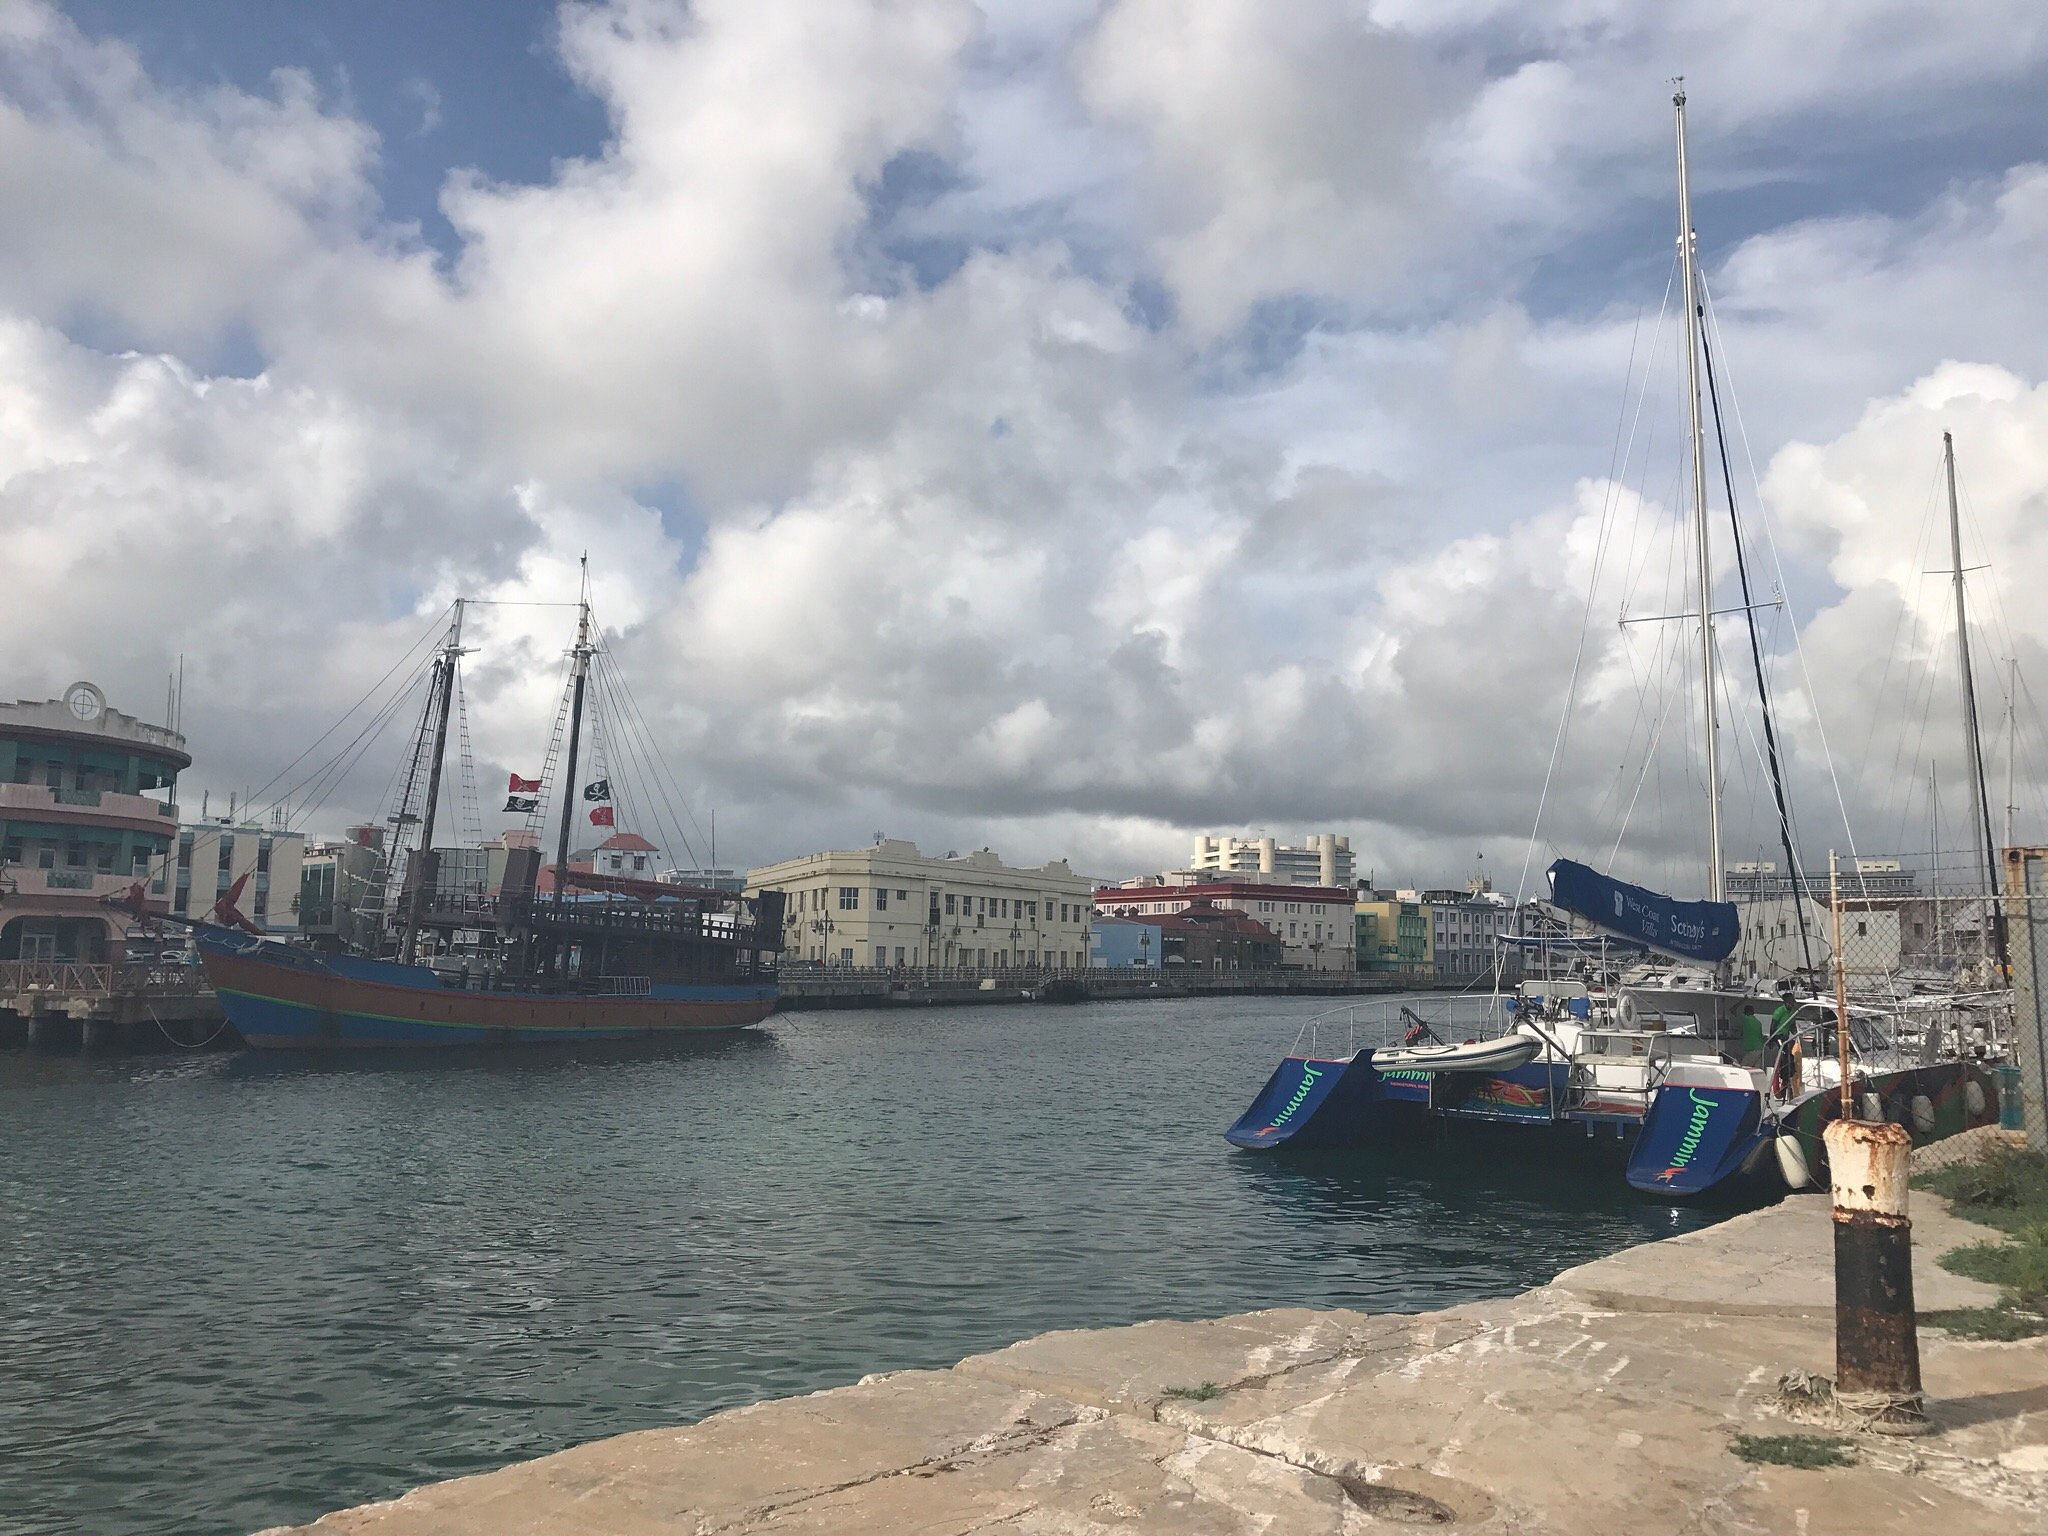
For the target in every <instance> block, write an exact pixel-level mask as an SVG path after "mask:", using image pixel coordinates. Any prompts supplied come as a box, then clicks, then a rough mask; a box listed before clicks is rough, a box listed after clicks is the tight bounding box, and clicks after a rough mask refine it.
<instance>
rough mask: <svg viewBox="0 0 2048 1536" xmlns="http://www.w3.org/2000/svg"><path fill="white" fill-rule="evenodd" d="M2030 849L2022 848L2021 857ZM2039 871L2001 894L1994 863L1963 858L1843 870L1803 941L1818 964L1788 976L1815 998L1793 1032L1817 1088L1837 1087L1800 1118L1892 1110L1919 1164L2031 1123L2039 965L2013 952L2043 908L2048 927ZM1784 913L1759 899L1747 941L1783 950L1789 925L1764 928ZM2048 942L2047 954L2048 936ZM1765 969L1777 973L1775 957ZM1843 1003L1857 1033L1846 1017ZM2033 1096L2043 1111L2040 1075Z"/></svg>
mask: <svg viewBox="0 0 2048 1536" xmlns="http://www.w3.org/2000/svg"><path fill="white" fill-rule="evenodd" d="M2026 854H2027V851H2026V850H2013V855H2014V858H2015V859H2017V860H2020V861H2021V863H2022V864H2023V863H2024V859H2025V857H2026ZM2037 857H2039V858H2041V859H2048V852H2044V853H2041V854H2039V855H2037ZM2013 867H2014V868H2019V867H2021V864H2015V865H2014V866H2013ZM2042 882H2043V889H2042V890H2041V891H2039V892H2034V893H2029V892H2028V891H2026V890H2025V889H2023V888H2021V887H2014V888H2013V890H2012V891H2011V892H2010V893H2008V892H1999V893H1997V894H1995V895H1994V894H1989V893H1987V891H1986V886H1987V885H1988V884H1989V881H1988V879H1987V878H1986V876H1985V875H1984V873H1982V872H1979V871H1976V870H1974V869H1964V870H1962V871H1959V872H1952V878H1950V879H1946V880H1944V879H1942V878H1930V879H1928V880H1927V881H1925V882H1924V883H1916V884H1915V886H1914V887H1913V888H1911V889H1910V890H1897V891H1889V890H1888V891H1873V890H1871V889H1870V888H1869V886H1868V883H1867V882H1861V881H1859V880H1858V879H1856V878H1854V877H1852V876H1849V875H1847V874H1840V875H1838V877H1837V879H1836V881H1835V882H1834V885H1833V889H1832V891H1831V893H1830V897H1829V899H1828V901H1827V902H1826V903H1824V904H1823V905H1822V908H1821V911H1820V912H1819V914H1818V922H1817V923H1815V922H1813V916H1814V915H1813V914H1811V913H1809V914H1807V917H1808V921H1809V932H1808V934H1807V935H1806V936H1805V938H1804V940H1803V943H1802V952H1803V953H1810V954H1811V955H1812V956H1813V964H1812V966H1811V967H1810V968H1808V967H1806V966H1803V965H1802V966H1801V967H1800V968H1799V969H1798V971H1797V972H1796V973H1794V974H1790V975H1786V976H1784V977H1783V979H1782V981H1781V985H1782V986H1783V987H1784V988H1785V989H1786V990H1787V991H1796V992H1800V993H1803V994H1804V996H1805V997H1806V999H1807V1001H1806V1002H1805V1003H1804V1004H1803V1005H1801V1006H1797V1007H1796V1008H1795V1012H1796V1013H1798V1014H1800V1015H1802V1016H1803V1017H1801V1018H1800V1019H1799V1021H1798V1023H1797V1024H1796V1026H1795V1027H1794V1029H1793V1031H1792V1033H1793V1035H1794V1037H1795V1039H1796V1042H1797V1043H1796V1047H1794V1048H1793V1049H1794V1050H1795V1051H1796V1054H1797V1056H1798V1057H1799V1064H1800V1067H1801V1069H1802V1071H1803V1073H1804V1075H1805V1077H1806V1086H1807V1087H1808V1088H1809V1089H1810V1088H1812V1087H1814V1086H1816V1085H1818V1086H1821V1087H1823V1088H1825V1089H1827V1090H1829V1091H1828V1092H1826V1093H1824V1094H1822V1095H1820V1096H1819V1098H1818V1100H1817V1101H1815V1102H1813V1103H1811V1104H1809V1105H1808V1106H1806V1107H1805V1109H1804V1111H1803V1114H1802V1116H1801V1117H1800V1118H1801V1119H1802V1120H1804V1121H1810V1122H1812V1123H1811V1125H1810V1126H1809V1125H1805V1124H1802V1125H1801V1126H1800V1129H1801V1130H1802V1131H1810V1132H1811V1133H1812V1134H1814V1135H1816V1136H1817V1135H1818V1132H1819V1130H1820V1129H1821V1127H1823V1126H1824V1125H1825V1124H1826V1122H1827V1121H1828V1120H1831V1119H1834V1118H1835V1117H1836V1116H1838V1115H1840V1114H1842V1113H1843V1112H1844V1111H1845V1110H1846V1112H1847V1113H1849V1114H1851V1115H1853V1116H1854V1117H1855V1118H1857V1119H1861V1120H1888V1121H1891V1122H1892V1123H1894V1124H1897V1125H1902V1126H1904V1127H1905V1128H1906V1129H1907V1130H1908V1131H1910V1132H1911V1133H1912V1136H1913V1140H1914V1143H1915V1145H1916V1148H1917V1149H1918V1150H1916V1152H1915V1156H1914V1166H1915V1168H1916V1169H1922V1170H1931V1169H1934V1168H1938V1167H1941V1166H1944V1165H1947V1164H1951V1163H1953V1162H1955V1161H1957V1160H1961V1159H1973V1158H1976V1157H1978V1156H1981V1155H1982V1153H1983V1152H1984V1150H1985V1148H1986V1144H1987V1142H1990V1141H1993V1140H1996V1139H1998V1138H1999V1137H2000V1136H2001V1132H2003V1133H2004V1134H2006V1135H2010V1136H2017V1135H2018V1134H2020V1132H2021V1130H2022V1127H2023V1126H2024V1124H2025V1118H2024V1117H2025V1107H2024V1103H2023V1101H2024V1099H2025V1098H2026V1097H2027V1095H2026V1094H2025V1091H2024V1083H2025V1081H2026V1073H2027V1071H2028V1070H2029V1068H2028V1065H2027V1063H2028V1060H2029V1059H2031V1060H2032V1061H2033V1062H2035V1063H2036V1064H2038V1061H2039V1057H2038V1055H2037V1054H2032V1053H2031V1052H2030V1049H2029V1041H2028V1040H2026V1039H2023V1038H2022V1037H2023V1035H2029V1036H2030V1035H2032V1033H2033V1024H2032V1022H2031V1021H2032V1020H2033V1018H2034V1012H2035V1010H2034V1009H2033V1006H2032V1002H2031V999H2032V997H2033V992H2032V973H2031V971H2030V970H2028V968H2027V967H2026V965H2025V964H2024V962H2023V958H2022V957H2020V956H2019V955H2018V954H2017V953H2016V951H2017V950H2019V949H2020V948H2021V947H2022V946H2023V945H2024V944H2025V943H2026V942H2028V941H2030V940H2031V939H2032V936H2033V932H2034V922H2033V918H2034V913H2035V909H2036V908H2037V907H2038V908H2039V914H2040V917H2041V919H2042V921H2043V922H2044V924H2048V868H2044V870H2043V873H2042ZM1783 921H1784V919H1783V917H1782V915H1773V914H1769V913H1764V912H1759V911H1756V910H1754V909H1752V910H1751V911H1750V912H1748V913H1747V914H1746V923H1745V929H1746V931H1745V935H1744V938H1745V942H1746V943H1748V944H1755V943H1757V942H1758V941H1759V940H1763V941H1766V943H1767V941H1769V940H1771V939H1779V948H1780V949H1781V950H1782V948H1783V944H1782V938H1781V937H1780V936H1779V935H1776V934H1772V933H1770V932H1768V931H1764V932H1759V931H1758V930H1759V929H1763V930H1768V928H1769V927H1770V925H1772V924H1773V923H1780V922H1783ZM1813 928H1817V929H1818V931H1817V932H1814V931H1811V930H1812V929H1813ZM2044 938H2048V934H2044ZM2043 950H2044V953H2043V959H2044V962H2048V943H2044V945H2043ZM1758 969H1759V974H1762V975H1766V976H1768V975H1769V974H1770V971H1771V969H1772V968H1771V967H1769V966H1760V967H1759V968H1758ZM2022 972H2025V974H2021V973H2022ZM2042 979H2043V980H2044V981H2048V966H2044V975H2043V978H2042ZM1844 1003H1846V1018H1847V1028H1846V1030H1842V1029H1839V1028H1837V1023H1836V1021H1837V1020H1838V1019H1839V1018H1841V1017H1843V1016H1844V1015H1843V1005H1844ZM1774 1043H1775V1042H1774ZM1845 1070H1846V1074H1847V1087H1848V1091H1847V1094H1846V1096H1845V1095H1844V1094H1843V1093H1842V1091H1841V1088H1842V1083H1843V1077H1844V1072H1845ZM2034 1070H2036V1071H2037V1070H2038V1065H2036V1067H2035V1068H2034ZM2035 1099H2036V1108H2037V1109H2038V1100H2039V1093H2038V1086H2037V1090H2036V1094H2035ZM2036 1120H2037V1122H2038V1114H2037V1116H2036ZM2036 1134H2037V1135H2038V1132H2037V1133H2036Z"/></svg>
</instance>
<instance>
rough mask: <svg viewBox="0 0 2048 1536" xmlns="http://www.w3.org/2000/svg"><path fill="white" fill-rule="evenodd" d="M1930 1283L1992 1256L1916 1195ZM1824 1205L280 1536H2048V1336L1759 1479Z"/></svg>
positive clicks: (686, 1436)
mask: <svg viewBox="0 0 2048 1536" xmlns="http://www.w3.org/2000/svg"><path fill="white" fill-rule="evenodd" d="M1914 1221H1915V1237H1916V1250H1915V1279H1914V1284H1915V1287H1916V1294H1917V1298H1918V1301H1919V1304H1920V1305H1921V1307H1922V1308H1923V1309H1924V1310H1927V1311H1934V1310H1940V1309H1946V1308H1950V1307H1958V1306H1973V1305H1982V1304H1985V1303H1987V1302H1989V1301H1990V1300H1992V1299H1993V1293H1992V1291H1991V1290H1990V1288H1989V1287H1986V1286H1981V1285H1978V1284H1976V1283H1975V1282H1972V1281H1966V1280H1962V1279H1959V1278H1958V1277H1956V1276H1954V1275H1951V1274H1949V1273H1948V1272H1947V1271H1945V1270H1942V1269H1939V1268H1937V1267H1935V1266H1934V1265H1933V1264H1932V1263H1931V1259H1932V1257H1933V1255H1934V1254H1936V1253H1938V1252H1940V1251H1943V1250H1945V1249H1946V1248H1948V1247H1951V1246H1954V1245H1955V1244H1957V1243H1961V1242H1973V1241H1977V1240H1979V1239H1980V1238H1985V1237H1989V1236H1991V1235H1992V1234H1989V1233H1987V1232H1986V1231H1985V1229H1983V1228H1980V1227H1975V1226H1972V1225H1971V1224H1969V1223H1967V1222H1963V1221H1960V1220H1958V1219H1957V1218H1955V1217H1954V1216H1952V1215H1950V1214H1948V1212H1947V1211H1946V1210H1945V1209H1944V1208H1943V1207H1942V1206H1941V1205H1940V1203H1939V1202H1937V1201H1933V1200H1931V1199H1917V1200H1916V1206H1915V1211H1914ZM1831 1231H1832V1229H1831V1224H1830V1222H1829V1219H1828V1206H1827V1202H1826V1200H1825V1199H1824V1198H1823V1197H1820V1196H1815V1195H1807V1196H1798V1197H1794V1198H1792V1199H1788V1200H1786V1201H1784V1202H1782V1203H1781V1204H1779V1205H1777V1206H1774V1207H1772V1208H1770V1209H1768V1210H1763V1211H1757V1212H1753V1213H1750V1214H1747V1215H1743V1216H1738V1217H1735V1218H1733V1219H1731V1220H1729V1221H1726V1222H1723V1223H1721V1224H1720V1225H1718V1226H1714V1227H1710V1228H1708V1229H1706V1230H1704V1231H1699V1232H1694V1233H1689V1234H1686V1235H1684V1236H1681V1237H1676V1238H1672V1239H1669V1240H1667V1241H1664V1242H1659V1243H1651V1244H1646V1245H1644V1246H1641V1247H1638V1248H1633V1249H1630V1250H1628V1251H1626V1252H1623V1253H1620V1254H1617V1255H1614V1256H1613V1257H1611V1258H1607V1259H1602V1260H1600V1261H1598V1262H1596V1263H1592V1264H1587V1265H1583V1266H1581V1267H1580V1268H1577V1269H1573V1270H1569V1271H1567V1272H1566V1273H1564V1274H1562V1275H1560V1276H1559V1277H1558V1278H1557V1279H1556V1280H1555V1281H1553V1282H1552V1283H1551V1284H1549V1285H1547V1286H1543V1287H1541V1288H1539V1289H1537V1290H1534V1291H1529V1292H1526V1293H1524V1294H1523V1295H1520V1296H1516V1297H1513V1298H1510V1299H1508V1300H1504V1301H1494V1302H1483V1303H1478V1304H1474V1305H1470V1306H1463V1307H1456V1308H1452V1309H1450V1310H1448V1311H1443V1312H1435V1313H1426V1314H1422V1315H1419V1316H1370V1315H1367V1314H1363V1313H1358V1312H1348V1311H1311V1310H1307V1309H1302V1308H1283V1309H1277V1310H1273V1311H1267V1312H1254V1313H1249V1314H1246V1315H1243V1316H1239V1317H1226V1318H1218V1319H1214V1320H1211V1321H1204V1322H1149V1323H1140V1324H1137V1325H1135V1326H1133V1327H1127V1328H1110V1329H1100V1330H1090V1331H1075V1332H1063V1333H1051V1334H1046V1335H1043V1336H1041V1337H1039V1338H1035V1339H1029V1340H1026V1341H1024V1342H1023V1343H1020V1344H1014V1345H1011V1346H1010V1347H1009V1348H1007V1349H1002V1350H998V1351H996V1352H994V1353H993V1354H986V1355H976V1356H973V1357H971V1358H969V1359H967V1360H963V1361H961V1362H960V1363H959V1364H958V1365H956V1366H954V1367H952V1368H951V1369H950V1370H942V1371H903V1372H896V1373H893V1374H888V1375H881V1376H872V1377H869V1378H867V1379H865V1380H863V1381H861V1382H859V1383H858V1384H856V1385H853V1386H849V1387H842V1388H838V1389H835V1390H832V1391H828V1392H819V1393H815V1394H813V1395H811V1396H809V1397H802V1398H793V1399H785V1400H781V1401H775V1402H766V1403H758V1404H755V1405H753V1406H751V1407H747V1408H741V1409H736V1410H734V1411H731V1412H727V1413H721V1414H716V1415H714V1416H712V1417H711V1418H709V1419H706V1420H704V1421H703V1422H702V1423H699V1424H696V1425H692V1426H690V1427H688V1428H680V1429H659V1430H649V1431H645V1432H642V1433H638V1434H630V1435H621V1436H618V1437H616V1438H614V1439H609V1440H603V1441H598V1442H595V1443H593V1444H590V1445H585V1446H579V1447H577V1448H575V1449H573V1450H568V1451H564V1452H561V1453H560V1454H558V1455H554V1456H548V1457H543V1458H541V1459H539V1460H536V1461H530V1462H524V1463H521V1464H518V1465H515V1466H511V1467H506V1468H504V1469H502V1470H500V1471H497V1472H492V1473H488V1474H485V1475H482V1476H478V1477H470V1478H463V1479H459V1480H456V1481H452V1482H446V1483H439V1484H434V1485H432V1486H429V1487H425V1488H420V1489H416V1490H414V1491H413V1492H412V1493H409V1494H407V1495H405V1496H404V1497H403V1498H400V1499H395V1500H392V1501H389V1502H385V1503H379V1504H369V1505H364V1506H361V1507H359V1508H356V1509H352V1510H345V1511H342V1512H340V1513H337V1514H331V1515H328V1516H326V1517H325V1518H323V1519H321V1520H318V1521H315V1522H314V1523H313V1524H312V1525H309V1526H302V1527H296V1528H293V1529H292V1530H291V1531H290V1532H289V1533H287V1532H285V1531H283V1530H279V1531H277V1532H273V1533H266V1536H372V1533H374V1536H600V1533H602V1536H657V1533H658V1536H671V1533H674V1536H681V1533H689V1536H709V1533H752V1532H776V1533H799V1532H802V1533H811V1532H855V1531H877V1532H898V1531H901V1532H921V1533H960V1536H965V1533H968V1532H979V1531H1014V1532H1020V1533H1022V1532H1047V1533H1052V1532H1059V1533H1074V1536H1080V1533H1087V1536H1106V1533H1112V1532H1114V1533H1159V1536H1168V1533H1173V1536H1181V1533H1185V1536H1197V1533H1199V1536H1235V1533H1245V1536H1251V1533H1266V1536H1281V1533H1286V1536H1320V1533H1331V1536H1335V1533H1363V1532H1374V1531H1390V1532H1391V1531H1399V1530H1408V1529H1414V1528H1416V1527H1418V1526H1429V1527H1434V1528H1437V1529H1442V1530H1452V1531H1471V1532H1488V1533H1503V1536H1505V1533H1509V1532H1513V1533H1518V1536H1520V1533H1547V1532H1555V1533H1573V1536H1580V1533H1583V1536H1608V1533H1619V1532H1631V1533H1633V1532H1643V1533H1653V1532H1667V1531H1702V1532H1706V1531H1713V1532H1719V1531H1728V1532H1799V1533H1802V1536H1821V1533H1825V1532H1837V1531H1839V1532H1850V1531H1854V1532H1856V1533H1858V1536H1882V1533H1890V1532H1897V1533H1912V1536H1927V1533H1929V1532H1938V1533H1940V1536H1977V1533H1983V1536H2013V1533H2016V1532H2019V1531H2033V1530H2043V1529H2048V1339H2034V1340H2030V1341H2027V1342H2024V1343H2017V1344H1981V1343H1970V1342H1964V1341H1960V1340H1956V1339H1952V1338H1949V1337H1947V1336H1945V1335H1942V1334H1940V1333H1938V1332H1933V1331H1926V1332H1923V1335H1922V1341H1921V1343H1922V1350H1923V1357H1924V1358H1923V1370H1924V1375H1925V1380H1926V1385H1927V1389H1928V1395H1929V1399H1930V1403H1929V1407H1930V1414H1931V1417H1932V1420H1933V1425H1934V1428H1933V1432H1932V1433H1930V1434H1928V1435H1926V1436H1922V1437H1919V1438H1916V1439H1912V1440H1903V1441H1901V1440H1890V1439H1883V1438H1879V1437H1860V1438H1859V1440H1858V1442H1857V1447H1856V1448H1857V1452H1858V1456H1859V1461H1858V1464H1857V1465H1855V1466H1852V1467H1848V1468H1841V1469H1831V1470H1825V1471H1815V1470H1795V1469H1793V1468H1789V1467H1783V1466H1756V1465H1751V1464H1750V1463H1748V1462H1745V1461H1742V1460H1740V1459H1738V1458H1737V1457H1736V1456H1735V1455H1734V1454H1733V1453H1732V1452H1731V1450H1730V1448H1729V1447H1730V1442H1731V1439H1732V1437H1733V1436H1734V1435H1736V1434H1737V1433H1750V1434H1786V1433H1798V1432H1803V1431H1805V1430H1806V1429H1807V1428H1808V1426H1803V1425H1801V1424H1797V1423H1792V1422H1788V1421H1787V1420H1786V1419H1785V1418H1783V1417H1781V1416H1780V1411H1779V1408H1778V1406H1777V1402H1776V1398H1777V1392H1776V1388H1777V1382H1778V1379H1779V1377H1780V1376H1781V1374H1783V1373H1785V1372H1787V1371H1791V1370H1805V1371H1812V1372H1817V1373H1820V1374H1823V1375H1825V1374H1828V1373H1829V1372H1830V1371H1831V1369H1832V1364H1833V1323H1832V1312H1831V1295H1832V1236H1831Z"/></svg>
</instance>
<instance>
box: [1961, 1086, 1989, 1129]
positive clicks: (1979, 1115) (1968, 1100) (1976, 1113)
mask: <svg viewBox="0 0 2048 1536" xmlns="http://www.w3.org/2000/svg"><path fill="white" fill-rule="evenodd" d="M1963 1108H1964V1109H1967V1110H1968V1111H1969V1112H1970V1119H1971V1121H1972V1122H1975V1121H1978V1120H1982V1119H1983V1118H1984V1085H1983V1084H1982V1083H1980V1082H1978V1081H1977V1079H1975V1078H1974V1077H1972V1078H1966V1079H1965V1080H1964V1082H1963Z"/></svg>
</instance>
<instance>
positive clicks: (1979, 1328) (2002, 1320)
mask: <svg viewBox="0 0 2048 1536" xmlns="http://www.w3.org/2000/svg"><path fill="white" fill-rule="evenodd" d="M1927 1321H1928V1323H1929V1324H1930V1325H1931V1326H1933V1327H1936V1328H1940V1329H1943V1330H1945V1331H1946V1332H1949V1333H1952V1334H1954V1335H1955V1336H1956V1337H1957V1338H1959V1339H1992V1340H1995V1341H1997V1342H1999V1343H2004V1344H2009V1343H2011V1342H2013V1341H2014V1340H2016V1339H2031V1338H2036V1337H2038V1336H2039V1335H2041V1334H2044V1333H2048V1317H2042V1316H2041V1315H2040V1314H2039V1313H2035V1312H2021V1311H2018V1310H2017V1309H2015V1308H2012V1307H1960V1308H1958V1309H1957V1310H1955V1311H1953V1312H1935V1313H1932V1314H1931V1315H1930V1316H1929V1317H1928V1319H1927Z"/></svg>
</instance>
